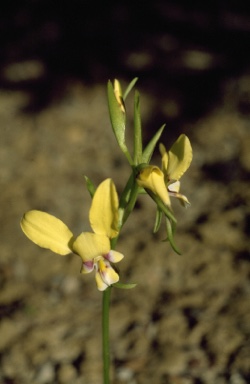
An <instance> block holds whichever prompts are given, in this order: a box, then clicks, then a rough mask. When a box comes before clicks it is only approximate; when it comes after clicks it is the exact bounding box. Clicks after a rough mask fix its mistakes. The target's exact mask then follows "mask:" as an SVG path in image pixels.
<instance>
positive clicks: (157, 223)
mask: <svg viewBox="0 0 250 384" xmlns="http://www.w3.org/2000/svg"><path fill="white" fill-rule="evenodd" d="M161 220H162V211H161V210H160V209H159V208H158V207H157V210H156V217H155V225H154V230H153V233H156V232H158V231H159V228H160V225H161Z"/></svg>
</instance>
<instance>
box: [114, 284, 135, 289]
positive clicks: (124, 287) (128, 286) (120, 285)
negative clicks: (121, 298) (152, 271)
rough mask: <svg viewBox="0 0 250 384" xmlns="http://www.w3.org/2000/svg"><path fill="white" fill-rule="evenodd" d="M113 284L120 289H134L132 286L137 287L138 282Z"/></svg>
mask: <svg viewBox="0 0 250 384" xmlns="http://www.w3.org/2000/svg"><path fill="white" fill-rule="evenodd" d="M112 286H113V287H115V288H119V289H132V288H135V287H136V286H137V284H136V283H115V284H113V285H112Z"/></svg>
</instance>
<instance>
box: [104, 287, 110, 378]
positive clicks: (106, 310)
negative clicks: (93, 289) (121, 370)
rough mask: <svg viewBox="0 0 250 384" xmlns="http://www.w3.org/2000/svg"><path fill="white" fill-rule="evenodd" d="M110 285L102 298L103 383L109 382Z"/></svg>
mask: <svg viewBox="0 0 250 384" xmlns="http://www.w3.org/2000/svg"><path fill="white" fill-rule="evenodd" d="M110 294H111V287H108V288H107V289H105V291H104V292H103V299H102V355H103V384H109V383H110V381H109V371H110V352H109V303H110Z"/></svg>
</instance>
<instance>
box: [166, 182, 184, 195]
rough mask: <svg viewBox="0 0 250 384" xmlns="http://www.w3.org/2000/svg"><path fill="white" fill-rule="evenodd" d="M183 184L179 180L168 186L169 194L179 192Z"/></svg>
mask: <svg viewBox="0 0 250 384" xmlns="http://www.w3.org/2000/svg"><path fill="white" fill-rule="evenodd" d="M180 186H181V183H180V182H179V180H177V181H174V182H173V183H171V184H169V185H168V192H179V190H180Z"/></svg>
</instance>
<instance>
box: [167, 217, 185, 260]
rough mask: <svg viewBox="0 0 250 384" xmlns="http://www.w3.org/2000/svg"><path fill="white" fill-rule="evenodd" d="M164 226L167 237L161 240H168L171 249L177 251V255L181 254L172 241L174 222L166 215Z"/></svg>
mask: <svg viewBox="0 0 250 384" xmlns="http://www.w3.org/2000/svg"><path fill="white" fill-rule="evenodd" d="M166 228H167V238H166V239H165V240H163V241H169V243H170V244H171V247H172V248H173V250H174V251H175V252H176V253H178V255H181V252H180V251H179V249H178V248H177V246H176V245H175V242H174V236H173V235H174V231H175V223H171V221H170V220H169V219H168V218H167V217H166Z"/></svg>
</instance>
